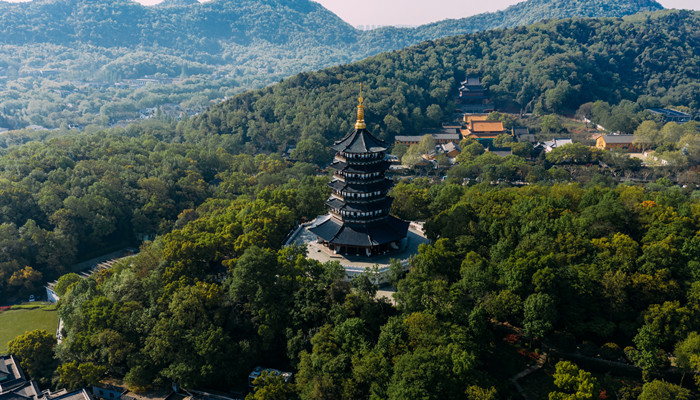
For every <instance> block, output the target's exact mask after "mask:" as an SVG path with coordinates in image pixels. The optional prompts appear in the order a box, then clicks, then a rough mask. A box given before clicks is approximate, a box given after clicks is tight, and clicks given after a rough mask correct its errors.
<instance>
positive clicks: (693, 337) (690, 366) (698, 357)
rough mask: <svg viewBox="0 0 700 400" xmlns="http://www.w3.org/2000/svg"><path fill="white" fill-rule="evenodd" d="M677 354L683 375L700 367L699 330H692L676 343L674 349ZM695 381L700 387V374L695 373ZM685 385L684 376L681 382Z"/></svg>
mask: <svg viewBox="0 0 700 400" xmlns="http://www.w3.org/2000/svg"><path fill="white" fill-rule="evenodd" d="M674 355H675V356H676V366H678V368H680V369H682V370H683V377H685V374H686V373H688V372H695V371H697V370H698V369H700V335H699V334H698V333H697V332H690V334H689V335H688V337H686V338H685V339H684V340H683V341H681V342H679V343H678V344H677V345H676V349H675V351H674ZM693 376H694V378H695V383H696V385H697V386H698V387H700V376H698V375H695V374H694V375H693ZM680 384H681V386H682V385H683V378H681V382H680Z"/></svg>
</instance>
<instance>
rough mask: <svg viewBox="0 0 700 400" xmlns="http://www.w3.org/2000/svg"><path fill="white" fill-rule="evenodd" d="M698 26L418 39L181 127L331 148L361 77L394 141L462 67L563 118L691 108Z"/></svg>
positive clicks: (378, 122) (414, 126) (370, 114)
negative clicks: (595, 104)
mask: <svg viewBox="0 0 700 400" xmlns="http://www.w3.org/2000/svg"><path fill="white" fill-rule="evenodd" d="M699 24H700V13H698V12H691V11H669V10H665V11H658V12H655V13H649V14H640V15H638V16H631V17H627V18H625V19H566V20H555V21H550V22H547V23H539V24H535V25H531V26H527V27H519V28H515V29H509V30H494V31H487V32H481V33H476V34H471V35H465V36H456V37H451V38H447V39H443V40H439V41H435V42H424V43H422V44H419V45H417V46H415V47H411V48H408V49H404V50H401V51H395V52H391V53H385V54H381V55H378V56H375V57H372V58H369V59H367V60H364V61H361V62H358V63H355V64H351V65H344V66H339V67H333V68H329V69H325V70H322V71H319V72H315V73H301V74H299V75H297V76H294V77H292V78H289V79H287V80H285V81H283V82H281V83H279V84H277V85H274V86H272V87H268V88H265V89H262V90H258V91H254V92H250V93H246V94H242V95H239V96H237V97H235V98H233V99H231V100H229V101H227V102H225V103H222V104H219V105H217V106H215V107H212V108H211V109H210V110H209V111H208V112H206V113H205V114H203V115H200V116H198V117H197V118H195V119H193V120H192V121H191V122H190V123H189V125H188V126H185V128H193V129H185V130H186V131H195V132H199V134H200V135H202V136H208V135H211V134H226V135H230V141H231V142H232V143H235V144H236V145H238V146H241V149H242V148H243V147H247V148H248V150H249V151H253V150H256V149H257V150H261V149H262V150H270V151H276V150H278V149H281V148H282V147H283V146H284V145H285V144H289V143H294V142H297V141H299V140H303V139H311V141H313V142H315V143H321V144H328V143H330V142H332V141H333V140H336V139H338V138H340V137H341V136H342V135H343V134H344V133H346V132H347V131H348V130H349V129H350V128H351V123H352V122H353V117H352V113H353V112H354V106H355V101H356V100H355V98H356V97H357V90H358V88H359V84H360V83H364V85H365V87H366V88H367V94H366V102H365V104H366V106H367V110H366V120H367V121H368V126H369V128H370V130H371V131H373V132H374V133H375V134H378V135H379V136H380V137H382V138H384V139H391V138H392V137H393V135H395V134H398V133H399V132H401V133H404V134H408V133H412V132H418V131H419V130H420V128H421V127H425V126H435V125H436V124H438V123H439V121H440V119H441V117H442V115H443V114H444V113H450V112H451V108H450V107H453V106H452V104H453V101H452V98H451V96H452V95H453V94H454V93H455V91H456V89H457V84H458V82H459V81H460V80H462V79H464V76H465V73H467V72H471V73H477V74H479V75H481V77H482V81H483V83H484V84H485V85H486V86H488V87H489V89H490V93H491V97H492V100H494V101H495V102H496V105H497V107H503V106H510V107H513V108H520V109H523V110H526V111H532V110H541V111H543V112H556V113H566V112H573V111H575V110H576V109H577V108H578V107H579V106H580V105H581V104H583V103H585V102H589V101H595V100H604V101H607V102H609V103H612V104H616V103H618V102H620V101H621V100H632V101H637V100H638V99H640V98H642V99H643V100H644V101H645V102H646V103H645V104H654V105H686V106H690V107H691V108H698V107H699V106H700V83H699V82H700V33H699V32H698V30H697V26H698V25H699ZM640 96H644V97H640Z"/></svg>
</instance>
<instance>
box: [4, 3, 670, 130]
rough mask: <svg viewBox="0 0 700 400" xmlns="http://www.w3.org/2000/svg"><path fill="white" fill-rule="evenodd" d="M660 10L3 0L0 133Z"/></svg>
mask: <svg viewBox="0 0 700 400" xmlns="http://www.w3.org/2000/svg"><path fill="white" fill-rule="evenodd" d="M661 8H662V7H661V6H660V5H659V4H658V3H656V2H653V1H647V0H605V1H596V2H591V1H581V0H567V1H549V0H528V1H525V2H523V3H520V4H517V5H515V6H513V7H510V8H508V9H506V10H504V11H500V12H497V13H487V14H481V15H477V16H474V17H470V18H466V19H460V20H449V21H444V22H439V23H435V24H430V25H426V26H422V27H418V28H415V29H396V28H383V29H378V30H374V31H370V32H362V31H359V30H356V29H355V28H353V27H352V26H350V25H348V24H347V23H345V22H344V21H342V20H341V19H340V18H338V17H337V16H336V15H334V14H332V13H331V12H330V11H328V10H326V9H325V8H323V7H322V6H320V5H319V4H318V3H315V2H312V1H308V0H295V1H279V0H266V1H263V0H246V1H228V0H214V1H210V2H206V3H202V4H200V3H198V2H165V3H161V4H160V5H159V6H157V7H146V6H143V5H140V4H138V3H136V2H133V1H130V0H112V1H102V2H100V3H99V4H95V3H94V2H90V1H82V0H55V1H32V2H27V3H17V4H15V3H7V2H2V1H0V128H21V127H25V126H27V125H29V124H33V125H39V126H43V127H47V128H58V127H60V126H61V125H62V124H65V126H73V127H78V128H82V127H85V126H87V125H90V124H97V125H101V126H106V125H110V124H112V123H115V122H117V121H128V120H133V119H136V118H139V117H140V115H141V114H142V113H143V110H144V109H146V108H153V107H157V106H160V105H168V104H177V105H178V106H179V111H181V112H185V113H187V114H190V115H192V114H195V113H198V112H200V111H201V110H202V109H203V108H204V107H206V106H208V105H209V103H210V101H212V100H216V99H223V98H225V97H227V96H232V95H234V94H237V93H240V92H243V91H245V90H248V89H253V88H259V87H262V86H266V85H268V84H270V83H273V82H276V81H278V80H280V79H283V78H286V77H289V76H290V75H293V74H296V73H298V72H300V71H308V70H316V69H319V68H325V67H328V66H332V65H339V64H344V63H348V62H351V61H356V60H360V59H362V58H364V57H366V56H369V55H374V54H377V53H380V52H383V51H388V50H394V49H400V48H403V47H406V46H410V45H413V44H416V43H419V42H421V41H424V40H428V39H436V38H439V37H444V36H449V35H456V34H463V33H469V32H475V31H479V30H485V29H493V28H504V27H512V26H519V25H524V24H528V23H531V22H534V21H539V20H542V19H546V18H563V17H574V16H578V17H606V16H607V17H621V16H625V15H630V14H634V13H637V12H641V11H654V10H660V9H661ZM146 77H148V78H149V79H150V81H145V82H141V83H138V82H133V81H130V80H133V79H142V78H146ZM174 114H177V113H174Z"/></svg>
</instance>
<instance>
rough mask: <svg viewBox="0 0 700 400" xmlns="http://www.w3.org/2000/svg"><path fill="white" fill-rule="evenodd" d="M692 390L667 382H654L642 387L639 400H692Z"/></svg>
mask: <svg viewBox="0 0 700 400" xmlns="http://www.w3.org/2000/svg"><path fill="white" fill-rule="evenodd" d="M691 398H692V395H691V393H690V390H688V389H685V388H682V387H680V386H677V385H674V384H672V383H668V382H665V381H659V380H654V381H651V382H647V383H645V384H644V386H643V387H642V394H640V395H639V400H690V399H691Z"/></svg>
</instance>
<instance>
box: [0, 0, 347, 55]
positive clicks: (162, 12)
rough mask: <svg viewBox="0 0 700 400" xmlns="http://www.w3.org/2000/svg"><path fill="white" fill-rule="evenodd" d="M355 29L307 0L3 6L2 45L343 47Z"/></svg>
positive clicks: (62, 0)
mask: <svg viewBox="0 0 700 400" xmlns="http://www.w3.org/2000/svg"><path fill="white" fill-rule="evenodd" d="M356 36H357V31H356V30H355V29H354V28H353V27H352V26H350V25H348V24H347V23H345V22H344V21H342V20H341V19H340V18H338V17H337V16H336V15H335V14H333V13H332V12H330V11H328V10H327V9H325V8H323V7H322V6H321V5H320V4H318V3H315V2H312V1H308V0H214V1H211V2H207V3H202V4H200V3H198V2H196V1H195V2H186V1H168V2H166V3H165V4H163V5H161V6H158V7H147V6H143V5H141V4H139V3H136V2H134V1H131V0H107V1H99V2H95V1H89V0H35V1H32V2H29V3H16V4H13V3H5V2H0V42H2V43H5V44H16V45H21V44H28V43H51V44H57V45H73V44H90V45H94V46H99V47H129V48H133V47H137V46H145V47H166V48H176V49H180V50H192V51H218V50H219V49H220V48H219V47H218V46H219V45H220V44H221V43H236V44H248V43H250V42H251V41H254V40H264V41H267V42H269V43H273V44H283V43H296V44H297V45H301V44H302V43H307V42H316V43H317V44H329V45H331V44H332V45H335V46H339V45H345V44H347V43H348V42H354V41H355V40H356Z"/></svg>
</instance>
